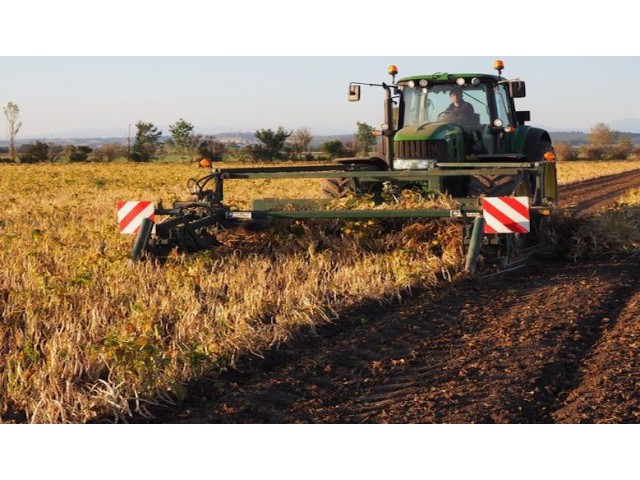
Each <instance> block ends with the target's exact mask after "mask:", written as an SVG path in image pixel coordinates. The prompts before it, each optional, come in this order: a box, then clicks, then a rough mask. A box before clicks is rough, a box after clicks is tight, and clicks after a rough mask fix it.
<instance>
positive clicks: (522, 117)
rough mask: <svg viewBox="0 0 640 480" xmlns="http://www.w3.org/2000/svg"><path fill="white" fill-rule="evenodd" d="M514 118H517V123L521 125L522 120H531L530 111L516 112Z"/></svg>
mask: <svg viewBox="0 0 640 480" xmlns="http://www.w3.org/2000/svg"><path fill="white" fill-rule="evenodd" d="M516 118H517V119H518V125H523V124H524V122H528V121H530V120H531V112H530V111H529V110H524V111H522V112H516Z"/></svg>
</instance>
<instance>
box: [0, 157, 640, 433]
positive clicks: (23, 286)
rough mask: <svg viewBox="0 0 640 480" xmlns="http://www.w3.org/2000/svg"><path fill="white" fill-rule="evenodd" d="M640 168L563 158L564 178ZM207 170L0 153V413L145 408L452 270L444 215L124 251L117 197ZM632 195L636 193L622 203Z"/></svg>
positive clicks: (56, 418)
mask: <svg viewBox="0 0 640 480" xmlns="http://www.w3.org/2000/svg"><path fill="white" fill-rule="evenodd" d="M639 167H640V162H607V163H597V164H596V163H593V162H590V163H588V164H581V163H579V162H574V163H571V164H560V165H559V171H560V181H561V183H570V182H573V181H582V180H584V179H586V178H590V177H591V178H592V177H594V176H599V175H605V174H613V173H619V172H621V171H625V170H631V169H637V168H639ZM201 173H202V171H201V170H198V168H196V167H195V166H193V165H184V164H147V165H141V164H93V165H85V164H81V165H80V164H78V165H71V164H68V165H0V198H2V200H3V209H2V211H1V212H0V272H2V274H1V276H0V349H1V350H0V419H1V420H0V421H1V422H8V423H24V422H32V423H84V422H89V421H92V420H95V419H96V418H100V417H105V416H106V417H111V418H114V419H121V420H125V419H126V418H128V417H129V416H130V415H132V414H136V415H144V414H145V412H146V411H147V409H149V408H151V407H153V405H154V404H155V403H162V402H164V401H166V400H169V399H170V398H173V399H175V398H177V399H180V398H182V397H184V395H185V394H186V390H185V387H184V385H185V383H186V382H189V381H191V380H193V379H195V378H198V377H199V376H200V375H203V374H206V373H207V372H214V371H216V370H218V369H221V368H223V367H225V366H226V365H229V364H230V363H233V362H235V361H236V360H237V359H238V358H239V357H241V356H243V355H245V354H247V353H249V352H252V353H259V352H261V351H264V350H265V349H268V348H270V347H272V346H274V345H277V344H279V343H282V342H285V341H286V340H287V339H288V338H290V337H291V336H293V335H295V334H296V331H298V330H300V329H301V328H313V326H314V325H318V324H321V323H325V322H330V321H331V320H332V319H333V318H334V317H335V315H336V314H337V313H338V312H340V311H342V310H344V309H348V308H350V307H353V306H357V305H360V304H363V303H364V302H380V303H385V302H388V301H390V300H391V299H394V298H397V297H400V296H403V295H405V294H406V293H407V292H409V291H410V290H411V289H412V288H419V289H424V288H429V287H431V286H436V285H438V284H440V283H441V282H448V281H450V280H451V279H452V278H454V277H455V276H456V275H457V274H458V273H459V272H460V268H461V265H462V261H463V259H462V258H461V255H460V249H459V242H458V234H459V231H458V226H456V225H455V224H453V223H449V222H448V221H438V222H431V223H415V224H405V225H401V226H399V227H398V228H394V229H389V228H387V226H386V225H383V224H381V223H378V222H366V223H358V222H351V223H346V224H345V223H340V222H337V221H332V222H325V223H321V224H320V223H313V222H296V223H292V224H287V225H282V226H278V227H277V228H273V229H269V230H266V231H263V232H259V233H244V234H238V235H229V236H228V237H227V238H226V240H225V245H224V246H223V247H221V248H218V249H216V250H214V251H212V252H203V253H200V254H196V255H191V256H185V255H178V254H174V255H172V256H171V257H170V258H169V259H168V261H167V262H166V263H165V264H163V265H158V264H155V263H153V262H143V263H139V264H136V265H132V264H131V263H130V262H129V258H128V257H129V254H130V250H131V245H132V241H133V238H132V237H129V236H123V235H120V234H119V233H118V231H117V228H116V227H117V225H116V220H115V204H116V202H117V201H118V200H129V199H150V200H157V199H161V198H162V199H164V200H165V202H166V203H168V202H169V201H171V200H175V199H185V198H188V196H187V194H186V192H185V191H184V186H185V184H186V180H187V179H188V178H189V177H197V176H199V175H200V174H201ZM317 189H318V181H317V180H300V181H295V182H294V181H290V180H289V181H286V180H279V181H276V180H273V181H269V180H262V181H242V182H237V183H235V184H229V186H228V188H227V191H226V192H225V193H226V196H227V200H228V202H229V203H231V204H235V205H238V206H246V204H247V202H248V200H249V199H251V198H261V197H283V196H284V195H283V193H282V192H287V196H288V197H290V198H306V197H308V196H309V191H317ZM638 197H639V194H638V191H635V192H634V193H630V194H629V196H628V197H627V198H626V199H623V203H619V204H618V207H617V208H618V211H619V210H620V209H621V208H623V209H624V208H625V205H637V204H638V203H640V199H639V198H638ZM424 201H427V200H425V199H421V198H416V196H415V195H407V196H406V197H405V198H403V199H402V202H403V203H405V204H406V205H409V206H411V205H415V204H416V203H421V202H424ZM625 202H626V203H625ZM620 205H622V207H621V206H620ZM636 210H637V207H636ZM634 222H635V223H634ZM616 228H619V229H620V230H619V235H622V236H623V237H624V238H623V239H622V241H621V245H625V244H626V243H628V242H627V240H629V241H631V240H630V239H631V237H634V235H635V237H634V238H637V234H638V231H637V229H638V223H637V217H633V218H631V217H630V219H629V220H628V221H627V222H626V223H624V224H618V225H617V227H616ZM625 229H626V230H625ZM629 229H631V231H630V230H629ZM633 229H635V230H633ZM589 231H590V232H592V231H593V229H590V230H589ZM608 234H612V233H611V232H610V231H609V232H608ZM612 235H613V234H612ZM590 241H595V242H596V244H597V239H596V240H593V239H591V240H590Z"/></svg>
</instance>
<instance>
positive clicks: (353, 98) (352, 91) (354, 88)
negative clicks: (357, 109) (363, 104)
mask: <svg viewBox="0 0 640 480" xmlns="http://www.w3.org/2000/svg"><path fill="white" fill-rule="evenodd" d="M349 101H350V102H359V101H360V85H349Z"/></svg>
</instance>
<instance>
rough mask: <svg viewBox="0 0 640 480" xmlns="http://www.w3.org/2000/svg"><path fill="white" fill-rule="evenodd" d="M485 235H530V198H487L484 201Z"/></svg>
mask: <svg viewBox="0 0 640 480" xmlns="http://www.w3.org/2000/svg"><path fill="white" fill-rule="evenodd" d="M482 209H483V210H484V220H485V224H484V233H529V230H530V228H531V227H530V225H531V215H530V213H529V197H487V198H483V199H482Z"/></svg>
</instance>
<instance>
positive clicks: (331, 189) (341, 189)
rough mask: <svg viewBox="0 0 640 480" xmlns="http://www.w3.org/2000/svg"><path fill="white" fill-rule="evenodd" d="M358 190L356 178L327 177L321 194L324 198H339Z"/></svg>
mask: <svg viewBox="0 0 640 480" xmlns="http://www.w3.org/2000/svg"><path fill="white" fill-rule="evenodd" d="M357 190H358V188H357V185H356V180H355V179H354V178H327V179H325V180H324V181H323V182H322V187H321V188H320V195H321V196H322V198H328V199H330V200H339V199H341V198H344V197H347V196H348V195H350V194H354V193H356V192H357Z"/></svg>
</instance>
